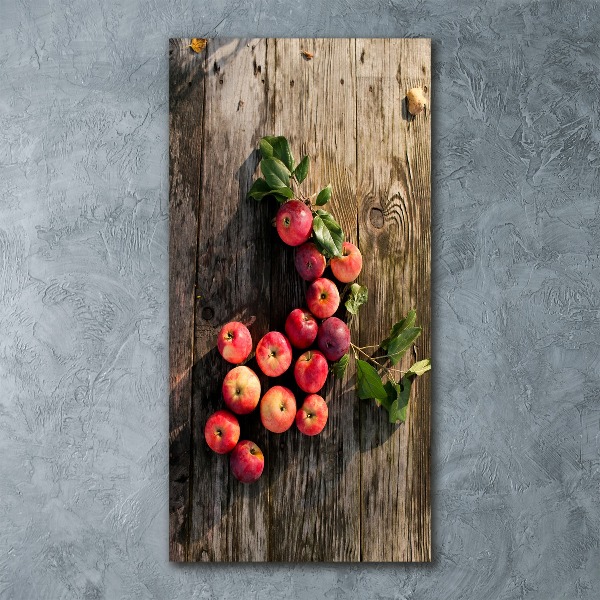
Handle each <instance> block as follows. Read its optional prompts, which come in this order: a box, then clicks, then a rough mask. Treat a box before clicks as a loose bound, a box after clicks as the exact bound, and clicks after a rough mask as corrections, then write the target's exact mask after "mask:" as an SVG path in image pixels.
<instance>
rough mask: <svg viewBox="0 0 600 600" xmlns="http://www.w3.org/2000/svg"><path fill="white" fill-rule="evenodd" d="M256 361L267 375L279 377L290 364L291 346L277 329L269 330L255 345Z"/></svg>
mask: <svg viewBox="0 0 600 600" xmlns="http://www.w3.org/2000/svg"><path fill="white" fill-rule="evenodd" d="M256 362H257V363H258V366H259V367H260V370H261V371H262V372H263V373H264V374H265V375H267V376H268V377H279V375H282V374H283V373H285V372H286V371H287V370H288V368H289V366H290V365H291V364H292V346H291V345H290V342H289V341H288V339H287V338H286V337H285V335H283V333H279V331H269V333H267V334H266V335H265V336H264V337H263V338H262V339H261V340H260V342H258V344H257V346H256Z"/></svg>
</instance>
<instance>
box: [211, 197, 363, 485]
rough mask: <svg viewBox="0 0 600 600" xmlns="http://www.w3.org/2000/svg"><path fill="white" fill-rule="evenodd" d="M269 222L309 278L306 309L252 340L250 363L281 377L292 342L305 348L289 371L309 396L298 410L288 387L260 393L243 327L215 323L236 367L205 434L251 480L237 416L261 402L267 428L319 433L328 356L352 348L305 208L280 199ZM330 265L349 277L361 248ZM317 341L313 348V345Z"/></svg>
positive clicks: (350, 248) (257, 463)
mask: <svg viewBox="0 0 600 600" xmlns="http://www.w3.org/2000/svg"><path fill="white" fill-rule="evenodd" d="M275 222H276V227H277V232H278V233H279V237H280V238H281V239H282V241H283V242H285V243H286V244H288V245H289V246H295V247H296V252H295V257H294V264H295V266H296V270H297V271H298V274H299V275H300V277H301V278H302V279H303V280H305V281H307V282H310V285H309V286H308V289H307V291H306V305H307V307H308V310H306V309H304V308H295V309H294V310H292V312H291V313H290V314H289V315H288V317H287V319H286V322H285V335H284V334H283V333H280V332H278V331H270V332H268V333H267V334H266V335H265V336H263V337H262V338H261V340H260V341H259V342H258V344H257V345H256V352H255V357H256V363H257V364H258V367H259V368H260V370H261V371H262V372H263V373H264V374H265V375H266V376H267V377H279V376H281V375H283V373H285V372H286V371H287V370H288V369H289V368H290V366H291V364H292V360H293V356H292V347H294V348H296V349H298V350H303V351H304V352H303V353H302V354H301V355H300V356H299V357H298V358H297V359H296V362H295V364H294V371H293V372H294V379H295V380H296V384H297V385H298V387H299V388H300V389H301V390H302V391H303V392H304V393H306V394H308V395H307V396H306V397H305V398H304V402H303V404H302V406H301V407H300V409H298V410H297V409H296V398H295V396H294V393H293V392H292V391H291V390H290V389H289V388H287V387H285V386H282V385H275V386H273V387H271V388H269V390H268V391H267V392H265V394H264V395H263V396H262V398H261V384H260V380H259V378H258V376H257V375H256V373H255V372H254V371H253V370H252V369H250V368H249V367H247V366H245V365H242V364H241V363H243V362H244V361H245V360H246V359H247V358H248V357H249V356H250V353H251V352H252V337H251V335H250V332H249V331H248V328H247V327H246V326H245V325H244V324H243V323H240V322H237V321H234V322H231V323H227V324H226V325H225V326H224V327H223V328H222V329H221V331H220V332H219V335H218V338H217V348H218V350H219V352H220V354H221V356H222V357H223V358H224V359H225V360H226V361H228V362H230V363H232V364H236V365H238V366H236V367H234V368H233V369H231V370H230V371H229V372H228V373H227V375H226V376H225V379H224V381H223V386H222V394H223V400H224V401H225V404H226V406H227V408H228V409H229V410H219V411H217V412H216V413H214V414H213V415H211V416H210V417H209V419H208V421H207V423H206V427H205V430H204V435H205V438H206V442H207V443H208V445H209V447H210V448H211V449H212V450H214V451H215V452H217V453H219V454H226V453H229V452H231V456H230V467H231V471H232V473H233V475H234V476H235V477H236V479H238V480H239V481H241V482H243V483H252V482H254V481H256V480H257V479H258V478H259V477H260V476H261V474H262V472H263V469H264V456H263V453H262V452H261V450H260V448H259V447H258V446H257V445H256V444H255V443H254V442H251V441H249V440H243V441H239V437H240V425H239V422H238V419H237V417H236V415H246V414H248V413H251V412H252V411H253V410H254V409H255V408H256V407H257V406H259V404H260V409H259V410H260V418H261V422H262V424H263V425H264V427H265V428H266V429H267V430H269V431H271V432H273V433H283V432H284V431H287V430H288V429H289V428H290V427H291V426H292V425H293V423H294V422H295V423H296V426H297V427H298V429H299V430H300V432H301V433H303V434H305V435H309V436H312V435H317V434H319V433H321V431H323V428H324V427H325V424H326V423H327V417H328V408H327V404H326V402H325V400H324V399H323V397H322V396H320V395H319V394H318V393H317V392H319V391H320V390H321V388H322V387H323V386H324V385H325V381H326V380H327V375H328V372H329V363H328V361H329V362H335V361H338V360H339V359H340V358H341V357H342V356H344V355H345V354H346V353H347V352H348V350H349V348H350V331H349V329H348V326H347V325H346V323H344V322H343V321H342V320H341V319H338V318H337V317H334V316H333V315H334V314H335V313H336V311H337V310H338V308H339V305H340V294H339V292H338V288H337V285H336V284H335V283H334V282H333V281H331V280H330V279H326V278H324V277H322V275H323V273H324V272H325V267H326V259H325V256H323V254H321V252H319V250H318V248H317V246H316V245H315V244H314V243H313V242H311V241H309V240H310V236H311V232H312V228H313V214H312V211H311V209H310V207H309V206H308V205H307V204H305V203H304V202H302V201H300V200H290V201H288V202H285V203H284V204H283V205H282V206H281V207H280V209H279V211H278V213H277V216H276V220H275ZM330 267H331V272H332V273H333V276H334V277H335V278H336V279H337V280H338V281H340V282H341V283H350V282H352V281H354V280H355V279H356V278H357V277H358V274H359V273H360V271H361V269H362V256H361V253H360V251H359V250H358V248H357V247H356V246H354V245H353V244H351V243H349V242H344V244H343V249H342V254H341V256H339V257H334V258H332V259H331V260H330ZM317 319H319V320H320V321H321V322H320V323H319V321H317ZM315 342H316V345H317V347H318V349H311V346H313V345H314V344H315Z"/></svg>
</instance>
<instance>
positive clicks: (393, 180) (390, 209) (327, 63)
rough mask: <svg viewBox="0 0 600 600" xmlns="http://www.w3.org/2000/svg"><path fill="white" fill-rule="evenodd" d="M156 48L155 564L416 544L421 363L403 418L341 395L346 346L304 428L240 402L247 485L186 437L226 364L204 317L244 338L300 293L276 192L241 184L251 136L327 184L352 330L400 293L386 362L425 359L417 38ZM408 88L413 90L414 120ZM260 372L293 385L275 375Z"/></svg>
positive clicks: (268, 325)
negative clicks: (166, 316)
mask: <svg viewBox="0 0 600 600" xmlns="http://www.w3.org/2000/svg"><path fill="white" fill-rule="evenodd" d="M169 54H170V90H169V91H170V96H169V98H170V482H169V483H170V503H169V510H170V538H169V543H170V558H171V560H173V561H214V562H222V561H244V562H246V561H294V562H298V561H324V562H332V561H343V562H360V561H364V562H372V561H377V562H380V561H429V560H431V507H430V502H431V493H430V486H429V471H430V373H427V374H425V375H423V376H422V377H419V378H417V379H416V380H415V381H414V383H413V385H412V390H411V395H410V401H409V404H408V409H407V413H406V421H405V422H404V423H399V424H391V423H390V422H389V418H388V412H387V411H386V410H385V409H384V408H383V407H378V406H377V405H376V403H375V402H374V401H373V400H359V398H358V395H357V390H356V381H357V375H356V364H357V363H356V361H355V359H354V358H352V359H351V360H350V361H349V366H348V369H347V370H346V373H345V375H344V377H343V378H342V379H341V380H340V379H334V378H333V377H331V376H330V377H329V378H328V380H327V383H326V385H325V387H324V388H323V390H322V391H321V394H322V395H323V396H324V398H325V399H326V401H327V404H328V409H329V419H328V422H327V425H326V427H325V429H324V430H323V432H322V433H321V434H320V435H317V436H314V437H308V436H305V435H302V434H301V433H300V432H299V431H298V429H297V428H296V427H295V426H293V427H292V428H291V429H289V430H288V431H286V432H284V433H282V434H274V433H270V432H268V431H267V430H266V429H265V428H264V427H262V425H261V422H260V416H259V414H258V411H254V412H253V413H251V414H250V415H248V416H244V417H240V423H241V431H242V433H241V435H242V439H250V440H252V441H254V442H255V443H256V444H257V445H258V446H259V447H260V448H261V449H262V451H263V453H264V457H265V468H264V472H263V474H262V477H261V478H260V479H259V480H258V481H257V482H255V483H253V484H249V485H248V484H246V485H245V484H242V483H240V482H238V481H237V480H236V479H235V478H234V477H233V476H232V474H231V471H230V468H229V459H228V456H227V455H219V454H215V453H213V452H211V450H210V449H209V447H208V446H207V444H206V442H205V439H204V434H203V432H204V426H205V424H206V421H207V419H208V417H209V416H210V415H211V414H212V413H213V412H215V411H216V410H219V409H222V408H224V403H223V399H222V396H221V382H222V381H223V378H224V376H225V374H226V372H227V371H228V370H229V369H230V368H231V367H232V365H230V364H229V363H226V362H225V361H224V360H223V359H222V357H221V356H220V354H219V352H218V350H217V349H216V337H217V333H218V332H219V330H220V328H221V327H222V325H223V324H225V323H227V322H229V321H242V322H246V323H251V325H250V331H251V333H252V337H253V340H254V343H255V344H256V342H257V341H258V340H259V339H260V338H261V337H262V336H263V335H264V334H265V333H266V332H267V331H270V330H277V331H283V327H284V323H285V319H286V316H287V314H288V313H289V312H290V311H291V310H292V309H293V308H295V307H300V306H304V305H305V290H306V283H305V282H303V281H302V280H301V279H300V278H299V277H298V274H297V273H296V270H295V268H294V250H293V249H292V248H290V247H289V246H286V245H285V244H283V243H282V242H281V240H280V239H279V237H278V235H277V232H276V230H275V228H273V227H272V225H271V220H272V219H273V218H274V216H275V214H276V211H277V208H278V207H277V202H276V201H275V200H274V199H273V198H271V199H265V200H263V201H262V202H256V201H255V200H252V199H249V198H248V197H247V192H248V190H249V188H250V186H251V185H252V183H253V181H254V180H255V179H256V178H257V177H259V176H260V172H259V162H260V160H261V156H260V152H259V151H258V143H259V140H260V139H261V138H262V137H263V136H267V135H278V136H285V137H286V138H287V139H288V140H289V142H290V145H291V148H292V151H293V153H294V155H295V156H296V157H297V160H298V158H299V157H301V156H303V155H305V154H308V155H309V156H310V157H311V168H310V173H309V176H308V178H307V180H306V182H305V183H303V187H302V189H303V190H305V193H306V195H310V194H312V193H313V192H315V191H318V190H320V189H322V188H323V187H325V186H326V185H327V184H329V183H331V186H332V189H333V195H332V198H331V202H330V203H329V204H328V205H326V206H325V207H324V208H327V209H328V210H330V211H331V213H332V214H333V217H334V218H335V220H336V221H337V222H338V223H339V225H340V226H341V227H342V229H343V231H344V234H345V238H346V239H347V240H348V241H350V242H352V243H354V244H356V245H357V246H358V247H359V248H360V251H361V252H362V256H363V270H362V272H361V274H360V277H359V282H360V283H361V285H364V286H366V287H367V288H368V290H369V299H368V302H367V303H366V304H365V305H364V306H362V307H361V308H360V310H359V314H358V315H357V316H356V317H354V318H352V319H350V332H351V338H352V341H353V343H354V344H356V345H357V346H361V347H363V346H365V347H366V346H368V345H370V344H378V343H379V342H380V341H381V340H383V339H384V338H385V337H386V336H387V335H388V334H389V331H390V327H391V325H392V324H393V323H394V322H396V321H398V320H399V319H401V318H402V316H404V315H406V314H407V312H408V311H409V310H410V309H416V311H417V315H418V325H420V326H421V327H422V334H421V336H420V337H419V338H418V339H417V341H416V343H415V345H414V347H413V348H411V349H410V351H409V352H407V354H406V355H405V356H404V358H403V359H402V361H401V362H400V363H398V365H396V367H395V368H397V369H399V370H401V371H402V370H406V369H408V367H409V366H410V365H411V364H412V363H413V362H414V361H415V360H420V359H423V358H426V357H429V356H430V355H431V348H430V336H431V330H430V324H431V314H430V252H431V249H430V240H431V236H430V216H431V205H430V194H431V185H430V173H431V136H430V124H431V121H430V115H429V110H428V103H429V98H430V94H431V81H430V77H431V74H430V42H429V40H423V39H249V40H245V39H209V40H206V41H204V40H202V41H200V42H199V43H198V44H192V40H190V39H174V40H171V42H170V48H169ZM415 87H417V88H421V90H423V93H424V95H425V99H426V104H427V106H426V109H425V110H424V111H423V112H422V113H420V114H419V115H417V116H414V117H413V116H411V115H410V114H409V113H408V112H407V103H406V99H405V97H406V93H407V91H408V90H409V89H411V88H415ZM329 273H330V271H329V270H328V271H326V276H330V277H331V275H330V274H329ZM328 274H329V275H328ZM371 352H372V351H371ZM247 364H248V366H250V367H251V368H253V369H255V370H256V371H257V372H258V373H260V370H259V369H258V368H257V367H256V361H255V359H253V358H251V360H250V361H249V362H248V363H247ZM260 378H261V384H262V386H263V391H264V390H266V389H267V387H268V385H269V380H268V379H267V378H266V377H264V376H262V374H261V377H260ZM270 382H271V385H272V384H273V383H281V384H283V385H289V386H290V387H292V388H293V389H295V390H296V391H297V388H294V385H295V384H294V382H293V377H290V375H289V372H288V373H287V374H285V375H284V376H283V377H281V378H279V379H278V380H270ZM298 396H299V397H298V402H299V404H300V403H301V402H302V400H303V396H300V394H298Z"/></svg>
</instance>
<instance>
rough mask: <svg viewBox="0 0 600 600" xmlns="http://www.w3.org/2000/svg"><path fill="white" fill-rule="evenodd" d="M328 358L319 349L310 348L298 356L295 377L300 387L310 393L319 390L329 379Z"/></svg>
mask: <svg viewBox="0 0 600 600" xmlns="http://www.w3.org/2000/svg"><path fill="white" fill-rule="evenodd" d="M328 370H329V367H328V365H327V359H326V358H325V357H324V356H323V354H322V353H321V352H319V351H318V350H309V351H308V352H305V353H304V354H302V355H300V356H299V357H298V360H297V361H296V365H295V366H294V378H295V379H296V383H297V384H298V387H299V388H300V389H301V390H302V391H303V392H307V393H309V394H314V393H315V392H318V391H319V390H320V389H321V388H322V387H323V386H324V385H325V381H326V379H327V372H328Z"/></svg>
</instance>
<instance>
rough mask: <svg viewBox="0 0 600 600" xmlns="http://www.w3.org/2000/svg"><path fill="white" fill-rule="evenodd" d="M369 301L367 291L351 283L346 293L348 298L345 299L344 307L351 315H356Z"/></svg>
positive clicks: (361, 286) (363, 287)
mask: <svg viewBox="0 0 600 600" xmlns="http://www.w3.org/2000/svg"><path fill="white" fill-rule="evenodd" d="M368 299H369V290H368V289H367V288H366V287H365V286H363V285H359V284H358V283H353V284H352V285H351V286H350V290H349V291H348V298H347V299H346V302H345V306H346V310H347V311H348V312H349V313H350V314H351V315H356V314H358V309H359V308H360V307H361V306H362V305H363V304H364V303H365V302H366V301H367V300H368Z"/></svg>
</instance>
